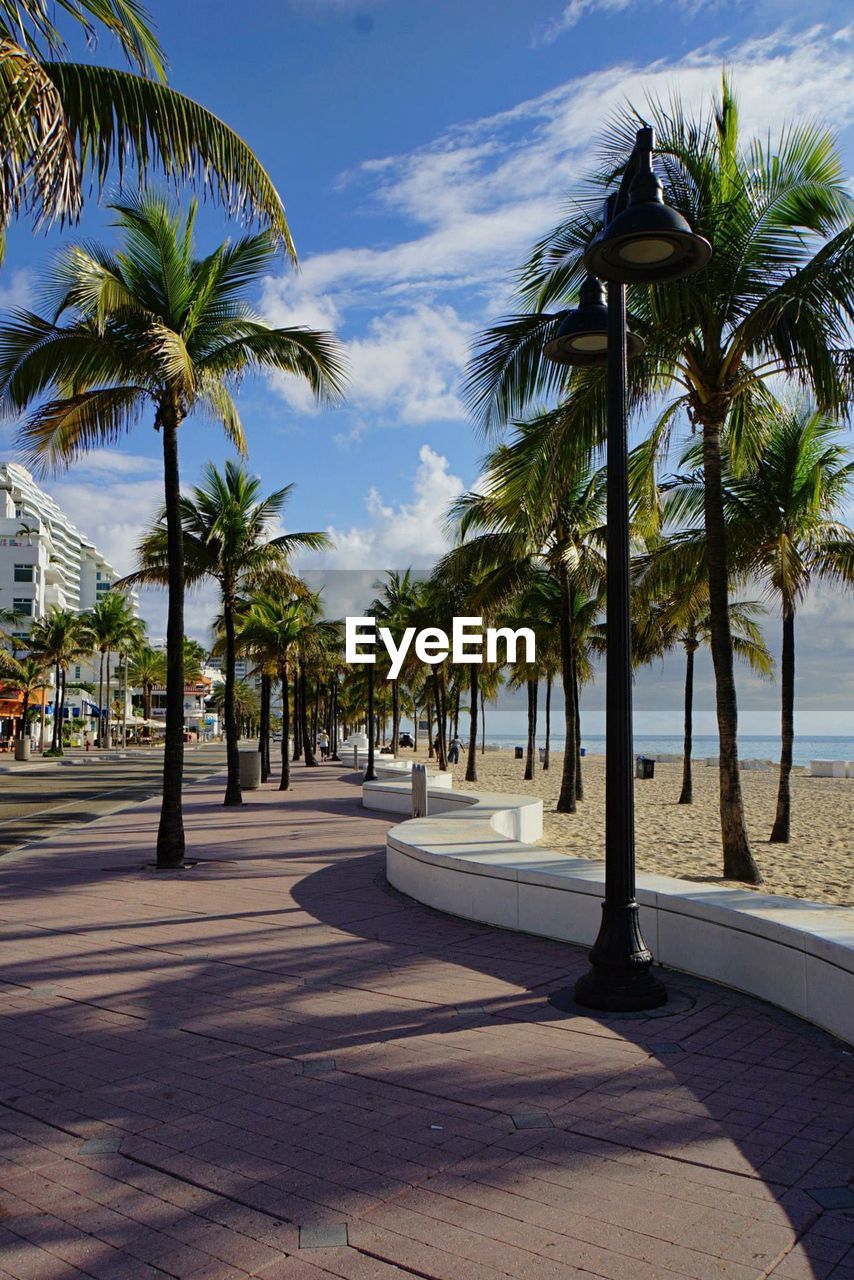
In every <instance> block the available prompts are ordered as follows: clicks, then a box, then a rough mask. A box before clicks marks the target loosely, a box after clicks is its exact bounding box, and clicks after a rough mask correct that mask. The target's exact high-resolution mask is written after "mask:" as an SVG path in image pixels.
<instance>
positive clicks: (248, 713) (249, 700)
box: [210, 680, 261, 737]
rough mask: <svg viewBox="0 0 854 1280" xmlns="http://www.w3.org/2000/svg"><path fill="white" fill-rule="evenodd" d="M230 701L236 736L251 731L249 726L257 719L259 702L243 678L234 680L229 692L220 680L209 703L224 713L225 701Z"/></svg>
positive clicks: (254, 692) (254, 691)
mask: <svg viewBox="0 0 854 1280" xmlns="http://www.w3.org/2000/svg"><path fill="white" fill-rule="evenodd" d="M227 700H229V701H231V704H232V714H233V716H234V723H235V726H236V732H237V735H238V737H242V736H243V734H244V733H249V732H251V727H252V725H253V724H255V723H256V722H257V720H258V714H259V711H260V709H261V703H260V701H259V698H258V694H257V692H256V690H255V689H253V688H252V686H251V685H250V684H247V683H246V681H245V680H236V681H235V682H234V688H233V689H232V690H231V692H230V694H227V693H226V688H225V683H224V682H220V683H219V684H217V685H216V686H215V688H214V691H213V693H212V694H211V696H210V704H211V706H212V707H215V708H216V710H217V711H219V713H220V714H221V715H224V713H225V706H226V701H227Z"/></svg>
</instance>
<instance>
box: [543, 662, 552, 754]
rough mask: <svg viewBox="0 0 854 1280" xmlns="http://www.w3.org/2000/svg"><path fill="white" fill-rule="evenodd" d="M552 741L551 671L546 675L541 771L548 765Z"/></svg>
mask: <svg viewBox="0 0 854 1280" xmlns="http://www.w3.org/2000/svg"><path fill="white" fill-rule="evenodd" d="M551 743H552V673H551V672H550V671H549V672H548V674H547V675H546V745H545V748H544V750H543V773H545V771H546V769H548V767H549V754H550V752H551Z"/></svg>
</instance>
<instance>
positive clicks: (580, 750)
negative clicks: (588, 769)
mask: <svg viewBox="0 0 854 1280" xmlns="http://www.w3.org/2000/svg"><path fill="white" fill-rule="evenodd" d="M578 754H579V755H580V756H586V755H587V748H586V747H579V748H578Z"/></svg>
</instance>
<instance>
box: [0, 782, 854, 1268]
mask: <svg viewBox="0 0 854 1280" xmlns="http://www.w3.org/2000/svg"><path fill="white" fill-rule="evenodd" d="M294 783H295V785H294V790H293V791H292V792H291V793H290V794H289V795H288V796H287V797H282V796H281V795H280V794H279V793H278V792H277V791H276V790H274V789H273V788H272V787H270V788H264V789H263V790H262V791H261V792H254V793H252V794H251V795H250V796H249V797H248V803H247V804H246V806H245V807H244V808H243V809H242V810H224V809H223V808H222V806H221V804H220V798H221V785H220V783H219V782H216V783H202V784H196V785H194V786H192V787H191V788H189V796H188V805H187V813H188V833H189V842H190V845H191V849H192V853H193V855H194V856H197V857H199V858H200V859H201V861H200V862H199V864H198V866H197V867H196V868H195V870H193V871H190V872H187V873H183V874H180V873H179V874H172V875H166V876H159V875H155V874H152V873H151V872H147V871H143V870H141V864H142V863H143V862H144V861H145V860H146V858H148V857H150V855H151V849H152V844H153V833H154V830H155V823H156V804H152V803H149V804H144V805H140V806H138V807H136V808H134V809H131V810H128V811H125V812H124V813H121V814H118V815H113V816H111V817H109V818H106V819H103V820H101V821H99V822H96V823H93V824H91V825H90V826H87V827H84V828H78V829H77V830H76V831H75V832H74V833H73V834H71V835H68V836H66V837H65V838H62V839H54V840H52V841H51V842H50V843H45V844H42V845H40V846H38V847H36V848H34V849H32V850H29V851H26V852H24V853H23V854H20V855H17V856H15V857H13V858H11V859H10V858H7V859H4V860H3V862H2V863H0V881H2V885H0V893H2V897H0V919H2V921H3V947H2V951H1V952H0V958H2V970H0V976H2V981H1V982H0V1012H1V1013H2V1036H0V1062H2V1067H0V1073H1V1074H0V1081H2V1083H0V1280H2V1278H4V1277H8V1276H12V1277H15V1278H16V1280H66V1278H68V1280H71V1278H72V1277H85V1276H89V1277H94V1278H95V1280H137V1278H138V1277H139V1278H142V1277H147V1278H149V1280H156V1278H158V1277H164V1276H169V1277H175V1278H180V1280H185V1278H187V1280H191V1278H192V1280H238V1278H240V1277H245V1276H257V1277H263V1278H264V1280H324V1278H325V1277H329V1276H330V1275H331V1276H339V1277H344V1278H346V1280H391V1278H392V1277H407V1276H419V1277H426V1278H428V1280H432V1278H435V1280H498V1278H499V1277H508V1276H511V1277H518V1278H519V1280H570V1278H571V1277H587V1276H591V1275H592V1276H601V1277H608V1278H610V1280H623V1278H624V1277H625V1278H626V1280H629V1278H630V1277H631V1280H670V1278H675V1277H689V1278H690V1280H719V1278H720V1280H724V1278H726V1280H758V1278H759V1277H772V1276H773V1277H774V1278H775V1280H800V1278H804V1280H807V1278H809V1277H812V1278H814V1280H823V1278H824V1277H828V1278H830V1277H832V1278H833V1280H854V1208H851V1207H849V1206H847V1205H846V1198H845V1191H844V1188H845V1187H846V1186H847V1185H848V1184H849V1182H850V1180H851V1178H852V1174H854V1151H853V1150H852V1129H854V1072H852V1064H854V1059H852V1058H851V1057H850V1056H848V1055H847V1054H846V1052H845V1050H844V1046H841V1045H839V1044H838V1043H835V1042H834V1041H832V1040H831V1039H830V1038H829V1037H827V1036H825V1035H823V1034H822V1033H820V1032H818V1031H816V1030H815V1029H813V1028H810V1027H808V1026H805V1025H804V1024H802V1023H799V1022H797V1021H796V1020H795V1019H793V1018H790V1017H788V1016H786V1015H784V1014H782V1013H780V1012H778V1011H775V1010H773V1009H771V1008H769V1007H767V1006H764V1005H761V1004H759V1003H758V1002H755V1001H751V1000H748V999H744V998H741V997H739V996H737V995H734V994H732V993H730V992H726V991H723V990H721V989H719V988H715V987H712V986H710V985H708V984H703V983H699V982H694V981H692V980H690V979H687V978H684V977H681V976H679V975H672V976H671V978H670V985H671V987H672V988H674V989H676V990H678V991H679V992H681V993H684V994H685V995H687V996H688V997H690V999H691V1000H692V1001H693V1004H692V1006H691V1007H690V1008H689V1009H688V1010H687V1011H686V1012H683V1013H681V1014H677V1015H672V1016H668V1017H664V1018H644V1019H640V1020H637V1019H635V1020H630V1019H610V1020H609V1019H596V1018H594V1017H581V1016H577V1017H561V1016H558V1015H557V1014H555V1013H554V1011H553V1010H551V1009H550V1007H549V1006H548V1004H547V1003H546V1000H545V996H546V994H547V993H548V992H549V991H550V990H552V989H554V987H555V986H559V985H563V984H565V983H566V982H567V981H571V980H572V979H573V978H574V977H575V976H576V975H577V974H578V973H579V972H580V971H581V970H582V969H583V967H584V965H585V959H584V956H583V953H582V952H581V951H579V950H577V949H573V948H570V947H566V946H562V945H558V944H556V943H549V942H545V941H541V940H537V939H532V938H526V937H524V936H521V935H514V934H508V933H502V932H500V931H498V930H494V929H490V928H485V927H480V926H477V925H471V924H468V923H466V922H463V921H458V920H453V919H451V918H449V917H446V916H442V915H440V914H438V913H436V912H433V911H430V910H428V909H426V908H423V907H421V906H418V905H417V904H414V903H412V902H409V901H408V900H406V899H404V898H402V897H401V896H400V895H398V894H396V893H395V892H394V891H392V890H390V889H389V888H388V887H387V886H386V885H385V882H384V878H383V858H382V853H381V848H382V846H383V838H384V832H385V829H386V825H387V824H386V823H385V822H384V821H383V820H381V819H380V818H377V817H373V816H369V815H367V814H366V813H365V812H363V811H362V810H361V808H360V807H359V804H358V792H357V790H356V789H355V787H354V786H353V785H352V779H351V778H350V777H349V776H348V775H347V774H346V773H344V772H341V771H339V770H338V769H337V768H336V767H334V766H327V767H325V768H322V769H318V770H297V771H296V775H295V779H294ZM828 1189H834V1190H832V1191H830V1192H829V1193H828ZM828 1200H829V1203H828ZM834 1205H838V1207H833V1206H834ZM345 1232H346V1234H345ZM345 1241H346V1243H344V1242H345ZM301 1246H302V1247H301Z"/></svg>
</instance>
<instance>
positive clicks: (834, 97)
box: [263, 0, 854, 424]
mask: <svg viewBox="0 0 854 1280" xmlns="http://www.w3.org/2000/svg"><path fill="white" fill-rule="evenodd" d="M690 2H691V3H694V2H695V0H690ZM696 2H697V3H705V2H706V0H696ZM628 3H636V0H575V3H574V4H571V5H569V6H568V7H567V8H566V9H565V10H564V18H565V19H566V20H567V21H568V20H569V19H570V18H572V17H573V15H575V16H576V17H577V15H579V14H580V13H582V12H584V11H585V10H590V11H592V8H593V7H598V8H600V9H601V8H602V7H603V6H604V7H609V8H610V9H612V10H613V9H614V8H619V7H621V6H623V5H626V4H628ZM685 7H690V6H689V0H685ZM850 36H851V32H850V30H845V29H837V30H833V29H830V28H828V27H821V26H815V27H812V28H810V29H808V30H806V31H801V32H798V33H796V34H793V33H791V32H785V31H780V32H776V33H774V34H772V35H770V36H767V37H764V38H760V39H751V40H749V41H746V42H745V43H743V44H742V45H740V46H738V47H735V48H730V47H727V46H726V45H725V43H724V42H723V41H716V42H714V43H713V44H710V45H707V46H704V47H701V48H698V49H695V50H693V51H692V52H689V53H687V54H685V55H684V56H683V57H682V58H681V59H679V60H678V61H677V62H675V63H671V64H666V63H664V62H663V61H658V62H655V63H652V64H650V65H646V66H636V65H632V64H631V63H628V62H623V63H620V64H618V65H614V66H611V67H607V68H604V69H598V70H596V71H595V72H591V73H590V74H589V75H585V76H580V77H577V78H575V79H573V80H570V81H567V82H566V83H564V84H561V85H558V86H557V87H556V88H554V89H552V90H550V91H549V92H547V93H544V94H541V95H539V96H538V97H536V98H532V99H529V100H527V101H525V102H522V103H519V104H518V105H517V106H515V107H513V108H512V109H510V110H507V111H503V112H501V113H498V114H495V115H492V116H487V117H484V118H482V119H478V120H474V121H470V122H468V123H466V124H463V125H460V126H456V127H454V128H452V129H449V130H447V131H446V132H445V133H443V134H442V135H440V136H439V137H438V138H436V139H435V140H434V142H433V143H431V144H430V145H429V146H426V147H421V148H418V149H417V150H415V151H411V152H408V153H404V154H401V155H392V156H385V157H377V158H374V159H371V160H367V161H366V162H365V163H363V164H362V165H361V166H360V168H359V169H357V170H355V171H353V172H350V173H348V174H347V175H344V177H343V179H342V181H343V182H344V183H345V184H346V186H347V187H348V190H349V191H350V192H351V193H352V191H353V190H354V189H357V190H358V189H361V190H362V192H363V194H364V211H365V212H367V213H370V212H371V210H372V209H379V210H380V211H381V212H382V213H383V215H384V216H385V217H386V218H387V217H388V215H389V214H390V213H391V214H392V215H394V216H396V217H398V218H400V219H401V220H402V222H403V230H404V235H402V236H401V238H400V239H399V240H398V241H396V242H392V243H388V242H387V243H382V244H376V245H367V246H364V245H363V246H351V247H345V248H341V249H336V250H333V251H331V252H329V253H321V254H316V255H314V256H310V257H308V258H306V259H305V260H304V261H303V264H302V269H301V272H300V274H299V275H298V276H296V277H294V276H286V277H282V278H271V279H269V280H268V281H267V282H266V287H265V291H264V300H263V305H264V310H265V313H266V314H267V315H269V316H270V318H271V319H274V320H275V321H276V322H277V323H280V324H286V323H309V324H315V325H318V326H320V327H324V328H336V329H337V330H338V331H339V332H340V333H341V334H342V335H343V336H344V337H345V338H346V337H347V333H348V330H349V329H354V328H357V327H359V328H361V333H360V336H358V337H357V338H355V339H351V342H350V347H349V351H350V356H351V361H352V384H351V387H350V391H349V396H348V401H349V404H350V405H352V407H353V408H354V409H355V410H356V411H357V412H359V411H360V410H362V411H370V413H371V414H372V416H373V418H374V420H375V419H376V416H377V415H379V418H380V420H381V421H386V422H388V421H392V420H394V421H399V422H409V423H414V424H420V423H422V422H424V421H427V420H428V418H429V413H428V410H427V406H428V405H429V406H430V411H431V412H433V414H434V417H436V418H441V419H447V418H448V417H453V416H456V415H457V414H458V413H459V404H458V402H457V399H456V394H455V391H454V379H453V378H452V376H451V375H452V372H453V370H454V369H456V370H459V368H460V367H461V365H462V363H463V362H464V359H465V353H464V351H463V347H464V345H465V340H466V338H467V337H468V334H469V333H470V332H471V330H472V329H474V328H478V327H481V326H482V325H483V323H484V321H485V320H486V319H488V318H492V317H493V316H494V315H495V307H496V304H498V305H499V306H500V307H501V309H504V308H505V307H506V306H507V305H508V303H509V298H510V293H511V283H512V280H513V279H514V276H515V271H516V269H517V267H518V264H519V263H520V261H522V260H523V258H524V256H525V254H526V253H527V252H528V250H529V249H530V246H531V244H532V243H533V242H534V241H535V240H536V239H537V237H539V236H540V235H542V234H543V233H544V232H546V231H547V230H548V229H549V228H550V227H551V226H553V225H554V223H555V222H556V221H557V220H558V218H559V217H560V214H561V211H562V209H564V208H565V202H566V198H567V195H568V193H569V192H571V191H572V190H578V189H579V187H580V180H581V178H582V177H583V175H584V174H585V173H586V172H588V171H589V169H590V167H591V165H592V164H593V163H594V161H595V154H594V152H595V140H596V137H597V135H598V133H599V131H600V130H601V128H602V127H603V125H604V124H605V123H606V122H607V120H608V118H609V116H610V115H611V114H612V113H613V112H614V111H615V110H616V109H617V108H618V107H620V106H621V105H622V104H624V103H625V102H626V101H631V102H633V103H635V104H637V105H638V106H639V107H642V106H643V103H644V102H645V101H646V100H647V98H660V99H663V100H666V99H667V97H668V96H669V95H670V93H671V92H672V91H673V90H674V89H678V91H679V93H680V95H681V97H682V99H683V101H684V102H685V104H686V106H687V107H688V109H689V110H692V111H693V110H697V109H706V110H707V109H708V106H709V101H710V98H711V95H712V93H713V92H714V91H715V90H716V89H717V88H718V87H719V83H720V75H721V63H722V62H724V61H725V62H726V65H727V67H728V69H729V70H730V71H731V72H732V74H733V76H734V79H735V84H736V89H737V92H738V95H739V101H740V107H741V119H742V128H743V130H744V133H745V135H749V134H751V133H752V134H757V135H762V134H765V133H766V132H768V131H770V135H771V136H772V137H775V136H777V134H778V133H779V130H780V128H781V125H782V124H783V123H784V122H785V120H788V119H792V118H796V117H806V118H815V119H821V120H824V121H826V122H827V123H828V124H829V125H831V126H833V127H836V128H837V129H839V128H842V127H844V126H845V125H847V124H849V123H851V121H852V120H854V60H852V59H851V58H850V56H849V52H850V51H849V49H848V47H847V44H848V41H849V40H850ZM781 103H784V104H785V115H784V117H783V118H782V119H781V115H780V104H781ZM413 230H414V231H415V234H413ZM419 327H420V328H421V330H422V333H421V335H419V332H418V330H419ZM419 336H420V337H421V338H422V339H423V341H422V342H421V343H419ZM419 346H420V351H419ZM437 361H438V363H437ZM407 379H408V380H409V382H410V385H411V386H412V387H413V388H415V389H416V390H414V392H413V393H412V394H407V392H406V386H405V383H406V380H407ZM278 386H279V389H280V390H281V391H282V393H283V394H284V396H285V398H286V399H287V400H288V402H289V403H290V404H291V405H292V407H294V408H295V409H297V410H298V411H310V409H311V400H310V396H309V395H308V393H307V392H306V391H305V390H304V389H303V388H301V387H298V386H297V385H295V382H294V380H290V382H289V383H288V385H287V386H285V385H284V381H283V380H280V382H279V384H278ZM422 404H423V406H424V408H423V411H422V408H421V406H422Z"/></svg>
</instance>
